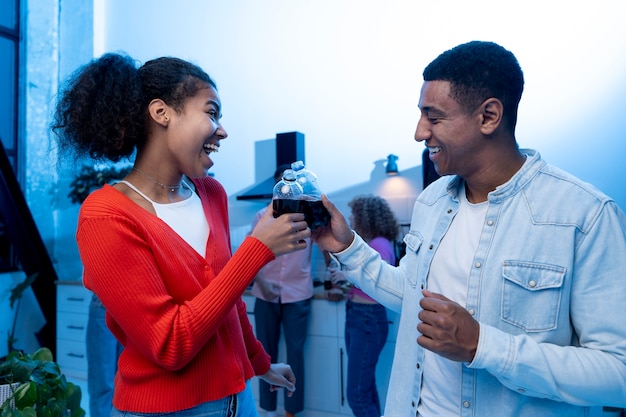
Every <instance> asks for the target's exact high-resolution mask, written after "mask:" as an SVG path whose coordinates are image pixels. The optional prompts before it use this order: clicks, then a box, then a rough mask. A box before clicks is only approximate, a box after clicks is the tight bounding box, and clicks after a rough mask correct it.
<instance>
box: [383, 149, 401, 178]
mask: <svg viewBox="0 0 626 417" xmlns="http://www.w3.org/2000/svg"><path fill="white" fill-rule="evenodd" d="M397 160H398V157H397V156H396V155H394V154H389V156H387V166H386V167H385V172H386V173H387V175H398V164H397V163H396V161H397Z"/></svg>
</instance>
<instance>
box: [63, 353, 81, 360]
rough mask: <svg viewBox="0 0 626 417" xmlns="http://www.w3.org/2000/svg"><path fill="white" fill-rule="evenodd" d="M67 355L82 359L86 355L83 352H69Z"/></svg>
mask: <svg viewBox="0 0 626 417" xmlns="http://www.w3.org/2000/svg"><path fill="white" fill-rule="evenodd" d="M67 356H69V357H71V358H81V359H82V358H84V357H85V355H83V354H80V353H72V352H70V353H68V354H67Z"/></svg>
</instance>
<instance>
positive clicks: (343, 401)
mask: <svg viewBox="0 0 626 417" xmlns="http://www.w3.org/2000/svg"><path fill="white" fill-rule="evenodd" d="M339 369H341V406H342V407H343V406H344V405H345V404H346V398H345V396H344V394H343V393H344V387H343V348H339Z"/></svg>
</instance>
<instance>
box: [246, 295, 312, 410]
mask: <svg viewBox="0 0 626 417" xmlns="http://www.w3.org/2000/svg"><path fill="white" fill-rule="evenodd" d="M310 315H311V299H308V300H303V301H297V302H295V303H285V304H282V303H269V302H267V301H264V300H261V299H260V298H257V299H256V301H255V302H254V321H255V323H256V337H257V339H259V341H260V342H261V344H262V345H263V347H264V348H265V351H266V352H267V353H268V354H269V355H270V357H271V358H272V363H275V362H276V361H277V360H278V343H279V341H280V327H281V323H282V327H283V335H284V336H285V349H286V351H287V363H288V364H289V366H291V369H292V370H293V373H294V375H295V376H296V386H297V389H296V390H295V392H294V393H293V395H292V396H291V397H289V396H287V390H282V391H284V393H285V394H284V395H285V397H284V398H285V400H284V401H285V402H284V404H285V411H287V412H290V413H293V414H296V413H299V412H301V411H302V410H304V389H305V387H304V342H305V340H306V333H307V330H308V327H309V316H310ZM276 395H277V391H274V392H270V386H269V384H268V383H267V382H265V381H263V380H259V405H260V406H261V408H262V409H264V410H266V411H276V403H277V396H276Z"/></svg>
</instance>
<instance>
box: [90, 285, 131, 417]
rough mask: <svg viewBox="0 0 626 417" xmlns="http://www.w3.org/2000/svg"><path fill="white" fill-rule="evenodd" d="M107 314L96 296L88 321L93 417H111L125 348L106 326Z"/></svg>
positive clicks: (91, 410) (91, 415) (93, 297)
mask: <svg viewBox="0 0 626 417" xmlns="http://www.w3.org/2000/svg"><path fill="white" fill-rule="evenodd" d="M105 313H106V310H105V308H104V306H103V305H102V302H100V299H99V298H98V297H97V296H96V295H95V294H93V295H92V297H91V302H90V303H89V318H88V320H87V336H86V346H87V391H88V393H89V416H90V417H109V416H110V415H111V408H112V407H113V380H114V379H115V374H116V373H117V360H118V358H119V356H120V354H121V353H122V349H123V347H122V344H121V343H120V342H119V341H118V340H117V339H116V338H115V336H113V334H112V333H111V331H110V330H109V329H108V327H107V325H106V314H105Z"/></svg>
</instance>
